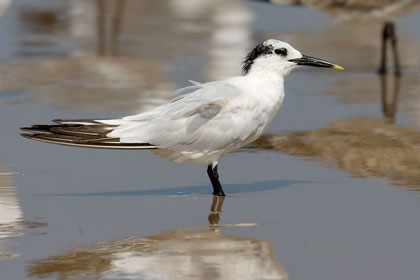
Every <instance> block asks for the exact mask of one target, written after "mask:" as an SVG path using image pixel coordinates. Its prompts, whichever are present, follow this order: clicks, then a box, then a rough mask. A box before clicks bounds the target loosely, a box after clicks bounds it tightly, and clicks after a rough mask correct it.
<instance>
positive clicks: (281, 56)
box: [242, 39, 343, 76]
mask: <svg viewBox="0 0 420 280" xmlns="http://www.w3.org/2000/svg"><path fill="white" fill-rule="evenodd" d="M299 65H306V66H313V67H326V68H334V69H343V68H342V67H341V66H338V65H336V64H333V63H331V62H328V61H326V60H322V59H319V58H315V57H311V56H307V55H304V54H302V53H301V52H300V51H298V50H297V49H295V48H293V47H292V46H291V45H289V44H288V43H286V42H282V41H279V40H275V39H270V40H267V41H264V42H263V43H261V44H259V45H258V46H256V47H255V48H254V49H253V50H252V51H251V52H250V53H249V54H248V55H247V57H246V59H245V61H244V62H243V67H242V71H243V73H244V75H247V74H248V73H251V72H254V71H261V72H263V73H264V72H267V71H275V72H278V74H281V75H283V76H284V75H286V74H288V73H289V72H290V71H291V70H293V69H294V68H296V67H297V66H299Z"/></svg>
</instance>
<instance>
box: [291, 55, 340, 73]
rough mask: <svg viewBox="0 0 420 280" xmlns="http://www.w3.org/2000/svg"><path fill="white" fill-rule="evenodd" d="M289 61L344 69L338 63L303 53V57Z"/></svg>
mask: <svg viewBox="0 0 420 280" xmlns="http://www.w3.org/2000/svg"><path fill="white" fill-rule="evenodd" d="M289 61H291V62H294V63H296V64H297V65H307V66H313V67H325V68H334V69H340V70H342V69H344V68H343V67H341V66H338V65H337V64H334V63H331V62H329V61H326V60H322V59H319V58H315V57H311V56H307V55H302V57H301V58H295V59H290V60H289Z"/></svg>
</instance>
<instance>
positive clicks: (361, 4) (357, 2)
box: [302, 0, 420, 22]
mask: <svg viewBox="0 0 420 280" xmlns="http://www.w3.org/2000/svg"><path fill="white" fill-rule="evenodd" d="M302 2H303V3H304V4H305V5H308V6H310V7H313V8H316V9H319V10H321V11H323V12H326V13H328V14H329V15H331V16H332V17H333V18H334V19H336V20H339V21H359V22H360V21H367V22H372V21H374V20H379V21H388V20H393V19H395V18H397V17H400V16H402V15H405V14H407V13H409V12H413V11H415V10H416V9H418V8H420V2H419V1H417V0H406V1H401V0H379V1H364V0H347V1H346V0H344V1H343V0H302Z"/></svg>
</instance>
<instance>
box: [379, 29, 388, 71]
mask: <svg viewBox="0 0 420 280" xmlns="http://www.w3.org/2000/svg"><path fill="white" fill-rule="evenodd" d="M390 24H391V23H390V22H386V23H384V26H383V29H382V49H381V65H380V66H379V69H378V72H379V73H380V74H385V73H386V48H387V46H386V43H387V41H388V38H389V33H390Z"/></svg>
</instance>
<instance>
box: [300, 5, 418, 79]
mask: <svg viewBox="0 0 420 280" xmlns="http://www.w3.org/2000/svg"><path fill="white" fill-rule="evenodd" d="M302 2H303V3H304V4H305V5H308V6H310V7H314V8H316V9H319V10H321V11H324V12H326V13H328V14H330V15H331V16H332V17H333V18H334V19H335V20H337V21H341V22H359V23H360V22H362V23H375V22H380V23H382V26H383V27H382V47H381V60H380V66H379V69H378V72H379V73H382V74H384V73H386V72H387V44H388V42H389V43H390V45H391V48H392V55H393V62H394V74H395V75H400V74H401V69H400V63H399V59H398V51H397V35H396V29H395V24H394V22H393V20H394V19H395V18H397V17H400V16H402V15H405V14H407V13H410V12H413V11H415V10H417V9H419V8H420V2H419V1H418V0H406V1H401V0H369V1H365V0H302Z"/></svg>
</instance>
